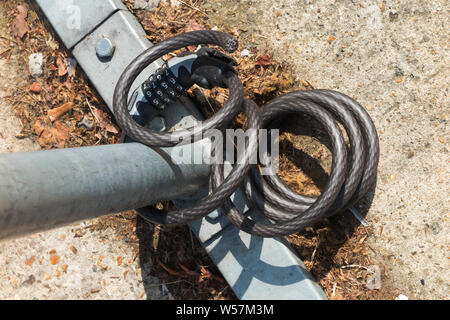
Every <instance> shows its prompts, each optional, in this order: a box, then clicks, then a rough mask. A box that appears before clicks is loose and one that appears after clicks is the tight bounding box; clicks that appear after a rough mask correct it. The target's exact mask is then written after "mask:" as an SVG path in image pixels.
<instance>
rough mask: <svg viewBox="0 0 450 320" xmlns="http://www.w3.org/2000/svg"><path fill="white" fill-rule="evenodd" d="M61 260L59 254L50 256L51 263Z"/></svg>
mask: <svg viewBox="0 0 450 320" xmlns="http://www.w3.org/2000/svg"><path fill="white" fill-rule="evenodd" d="M58 262H59V256H58V255H57V254H54V255H52V256H51V257H50V263H51V264H53V265H55V264H58Z"/></svg>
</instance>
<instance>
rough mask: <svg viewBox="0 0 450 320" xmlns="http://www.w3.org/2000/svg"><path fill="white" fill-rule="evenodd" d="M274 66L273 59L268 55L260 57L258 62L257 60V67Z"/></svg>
mask: <svg viewBox="0 0 450 320" xmlns="http://www.w3.org/2000/svg"><path fill="white" fill-rule="evenodd" d="M271 64H272V59H271V58H270V57H269V56H268V55H267V54H266V55H264V56H262V57H259V58H258V60H256V63H255V66H265V67H267V66H270V65H271Z"/></svg>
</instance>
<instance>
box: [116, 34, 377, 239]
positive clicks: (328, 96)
mask: <svg viewBox="0 0 450 320" xmlns="http://www.w3.org/2000/svg"><path fill="white" fill-rule="evenodd" d="M199 44H215V45H219V46H222V48H224V49H225V51H227V52H232V51H234V50H235V49H236V48H237V41H236V40H235V39H234V38H233V37H231V36H230V35H227V34H225V33H221V32H217V31H194V32H189V33H185V34H182V35H179V36H176V37H173V38H170V39H167V40H165V41H163V42H161V43H159V44H157V45H155V46H154V47H152V48H150V49H148V50H147V51H145V52H144V53H142V54H141V55H140V56H139V57H137V58H136V59H135V60H134V61H133V62H132V63H131V64H130V65H129V66H128V67H127V68H126V70H125V71H124V73H123V74H122V76H121V78H120V80H119V82H118V84H117V87H116V90H115V93H114V111H115V115H116V119H117V122H118V123H119V125H120V126H121V127H122V129H123V130H124V132H125V133H126V134H127V135H129V136H131V137H132V138H134V139H135V140H137V141H139V142H141V143H144V144H146V145H148V146H157V147H169V146H174V145H176V144H177V141H179V139H180V138H183V139H186V138H189V137H191V138H192V136H193V135H194V134H198V133H197V132H196V133H194V131H193V128H191V129H187V130H182V131H177V132H174V133H166V132H157V131H152V130H149V129H147V128H144V127H142V126H140V125H138V124H137V123H135V122H134V121H133V119H132V118H131V116H130V115H129V113H128V109H127V105H126V102H127V101H126V97H127V96H128V91H129V90H130V87H131V84H132V83H133V81H134V80H135V79H136V77H137V75H138V74H139V73H140V72H141V71H142V70H143V69H144V68H145V67H147V65H149V64H150V63H152V62H153V61H155V60H156V59H158V58H159V57H161V56H163V55H164V54H167V53H169V52H170V51H173V50H176V49H180V48H183V47H187V46H192V45H199ZM172 60H175V61H174V62H172V64H174V63H176V62H177V61H176V58H174V59H172ZM172 60H171V61H172ZM186 61H188V62H187V63H185V65H183V66H182V65H180V66H178V65H177V66H176V67H175V66H174V67H173V68H172V69H173V70H175V73H177V74H175V73H172V71H170V70H172V69H170V68H166V69H164V70H162V71H159V73H156V75H154V76H153V78H151V79H149V81H148V82H146V83H145V84H144V85H145V86H144V85H143V90H144V93H145V90H147V91H148V89H149V88H150V89H152V90H151V91H150V93H151V96H150V95H149V97H148V98H147V99H150V100H149V101H150V103H151V104H152V105H153V106H155V107H158V108H161V107H163V105H164V103H169V102H170V101H169V100H170V99H172V97H171V95H172V93H171V91H170V90H172V89H173V90H175V89H177V87H176V85H177V84H179V85H180V87H181V86H183V90H187V88H189V87H190V86H191V85H192V84H193V83H197V84H199V85H201V86H203V87H206V88H210V87H214V86H223V87H227V88H228V89H229V90H230V94H229V96H230V98H229V100H228V101H227V102H226V103H225V105H224V107H223V108H222V109H221V110H220V111H219V112H218V113H216V114H215V115H214V116H213V117H212V118H210V119H208V120H206V121H203V123H202V126H203V128H202V130H203V132H205V131H207V130H209V129H212V128H219V127H225V126H226V125H228V124H229V123H230V122H231V120H232V119H234V118H235V116H236V115H237V113H238V112H240V111H241V108H242V107H243V108H244V109H245V110H244V111H245V113H246V114H247V119H248V121H247V123H248V128H247V129H260V128H266V127H267V126H268V125H269V124H270V123H271V122H272V121H273V120H274V119H276V118H279V117H280V116H283V115H287V114H293V113H304V114H308V115H310V116H311V117H313V118H315V119H316V120H318V121H319V122H320V123H321V124H322V125H323V126H324V128H325V129H326V130H327V133H328V135H329V136H330V139H331V149H332V150H331V151H332V154H333V161H332V170H331V174H330V178H329V180H328V183H327V185H326V186H325V189H324V191H323V192H322V194H321V195H320V196H319V197H318V198H312V197H306V196H303V195H300V194H298V193H296V192H294V191H293V190H291V189H289V188H288V187H287V186H286V185H285V184H284V183H283V182H282V181H281V179H280V178H279V177H278V176H277V175H276V174H274V175H264V176H262V175H261V174H260V172H259V169H258V166H256V165H250V161H249V159H250V156H251V155H252V154H255V153H257V147H258V133H257V130H253V131H250V133H249V140H248V142H247V144H246V150H245V152H244V155H243V156H242V158H241V159H240V160H239V161H237V164H236V165H235V166H234V167H233V169H232V171H231V173H230V174H229V175H228V176H227V177H226V178H225V177H224V166H223V164H214V165H213V166H212V175H211V180H212V187H213V191H212V193H211V194H210V195H208V196H206V197H205V198H203V199H201V200H199V201H198V202H197V203H196V204H195V205H194V207H192V208H189V209H183V210H176V211H172V212H165V211H158V210H156V209H153V208H150V207H148V208H145V209H144V210H140V214H141V215H142V216H143V217H144V218H145V219H148V220H150V221H152V222H156V223H159V224H185V223H190V222H192V221H194V220H197V219H200V218H202V217H204V216H206V215H208V214H209V213H210V212H212V211H213V210H215V209H217V208H219V207H220V208H221V209H222V211H223V213H224V214H225V215H226V216H227V217H228V219H229V220H230V221H231V222H232V223H233V224H234V225H235V226H237V227H238V228H240V229H242V230H244V231H245V232H248V233H251V234H254V235H258V236H261V237H278V236H285V235H288V234H291V233H295V232H298V231H300V230H301V229H303V228H305V227H307V226H310V225H311V224H313V223H315V222H317V221H318V220H320V219H323V218H325V217H329V216H331V215H334V214H336V213H338V212H342V211H343V210H345V209H347V208H349V207H351V206H352V205H354V204H355V203H356V202H358V201H359V200H360V199H361V198H362V197H363V196H364V195H365V194H367V192H368V191H369V189H370V188H371V186H372V185H373V184H374V182H375V179H376V170H377V166H378V159H379V144H378V136H377V132H376V128H375V126H374V124H373V122H372V120H371V118H370V116H369V114H368V113H367V112H366V111H365V109H364V108H363V107H361V105H359V104H358V103H357V102H356V101H355V100H353V99H351V98H350V97H348V96H346V95H344V94H342V93H339V92H336V91H331V90H310V91H296V92H292V93H288V94H285V95H282V96H280V97H278V98H276V99H274V100H272V101H270V102H269V103H268V104H266V105H265V106H263V107H262V109H261V110H258V107H257V106H256V104H255V103H254V102H253V101H248V100H244V97H243V96H244V91H243V87H242V83H241V81H240V80H239V78H238V76H237V74H236V73H235V71H234V69H233V68H232V66H234V65H235V62H234V61H233V60H232V59H230V58H228V57H226V56H225V55H223V54H221V53H219V52H218V51H217V50H213V49H210V48H202V49H201V50H199V51H198V52H197V53H194V54H193V57H192V61H190V60H189V59H187V60H186ZM169 63H171V62H170V61H169ZM169 69H170V70H169ZM168 70H169V71H170V72H168ZM166 71H167V72H166ZM158 77H159V78H158ZM172 78H174V80H175V83H174V81H171V80H170V79H172ZM167 81H169V82H170V83H168V82H167ZM174 86H175V87H174ZM162 89H164V90H162ZM178 89H180V90H178V91H176V90H175V91H176V92H175V93H177V94H181V92H182V90H181V88H178ZM158 90H160V91H161V92H158ZM167 93H168V95H167ZM155 95H156V96H159V97H157V99H159V101H160V102H159V103H158V106H156V105H155V103H152V102H151V98H153V97H155ZM338 122H339V123H340V124H342V126H343V127H344V129H345V131H346V133H347V136H348V138H349V142H350V147H347V146H346V144H345V143H344V139H343V135H342V132H341V130H340V128H339V126H338ZM203 132H202V133H203ZM184 141H186V140H184ZM189 141H191V140H189ZM269 158H270V155H265V156H263V158H262V159H260V161H261V162H262V163H270V159H269ZM241 186H243V187H244V189H245V193H246V196H247V198H248V199H249V200H250V202H251V203H252V204H253V205H254V206H255V207H256V208H257V209H258V210H259V211H260V212H262V213H263V214H264V215H265V216H266V217H267V218H268V220H270V222H269V223H260V222H256V221H254V220H251V219H250V218H248V217H246V213H241V212H239V211H238V210H237V209H236V208H235V207H234V205H233V203H232V202H231V200H230V199H229V197H230V196H231V195H232V194H233V193H234V192H235V191H236V190H237V188H239V187H241Z"/></svg>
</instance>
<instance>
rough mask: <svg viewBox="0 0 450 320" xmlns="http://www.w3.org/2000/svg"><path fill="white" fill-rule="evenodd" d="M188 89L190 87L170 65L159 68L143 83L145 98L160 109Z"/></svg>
mask: <svg viewBox="0 0 450 320" xmlns="http://www.w3.org/2000/svg"><path fill="white" fill-rule="evenodd" d="M187 89H189V87H187V88H186V87H185V86H183V85H182V84H181V83H180V82H179V81H178V80H177V78H176V77H175V75H174V74H173V73H172V71H171V70H170V69H169V68H168V67H163V68H160V69H158V70H157V71H156V73H154V74H153V75H151V76H150V77H149V78H148V80H147V81H145V82H144V83H143V84H142V92H143V93H144V96H145V98H146V99H147V101H148V102H149V103H150V104H151V105H152V106H153V107H155V108H156V109H158V110H162V109H163V108H164V106H165V105H166V104H169V103H171V102H173V101H174V100H175V99H177V98H178V97H180V96H181V95H183V94H184V93H185V92H186V90H187Z"/></svg>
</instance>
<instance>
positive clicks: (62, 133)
mask: <svg viewBox="0 0 450 320" xmlns="http://www.w3.org/2000/svg"><path fill="white" fill-rule="evenodd" d="M47 122H48V120H47ZM47 122H46V121H45V119H43V118H40V119H38V120H36V122H35V123H34V124H33V126H32V128H33V131H34V132H35V133H36V135H38V136H39V139H38V142H39V144H40V145H41V146H42V147H44V148H45V149H52V148H64V146H65V143H66V141H67V139H68V138H69V128H67V126H66V125H65V124H63V123H61V122H60V121H55V122H54V123H53V125H52V124H48V123H47Z"/></svg>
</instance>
